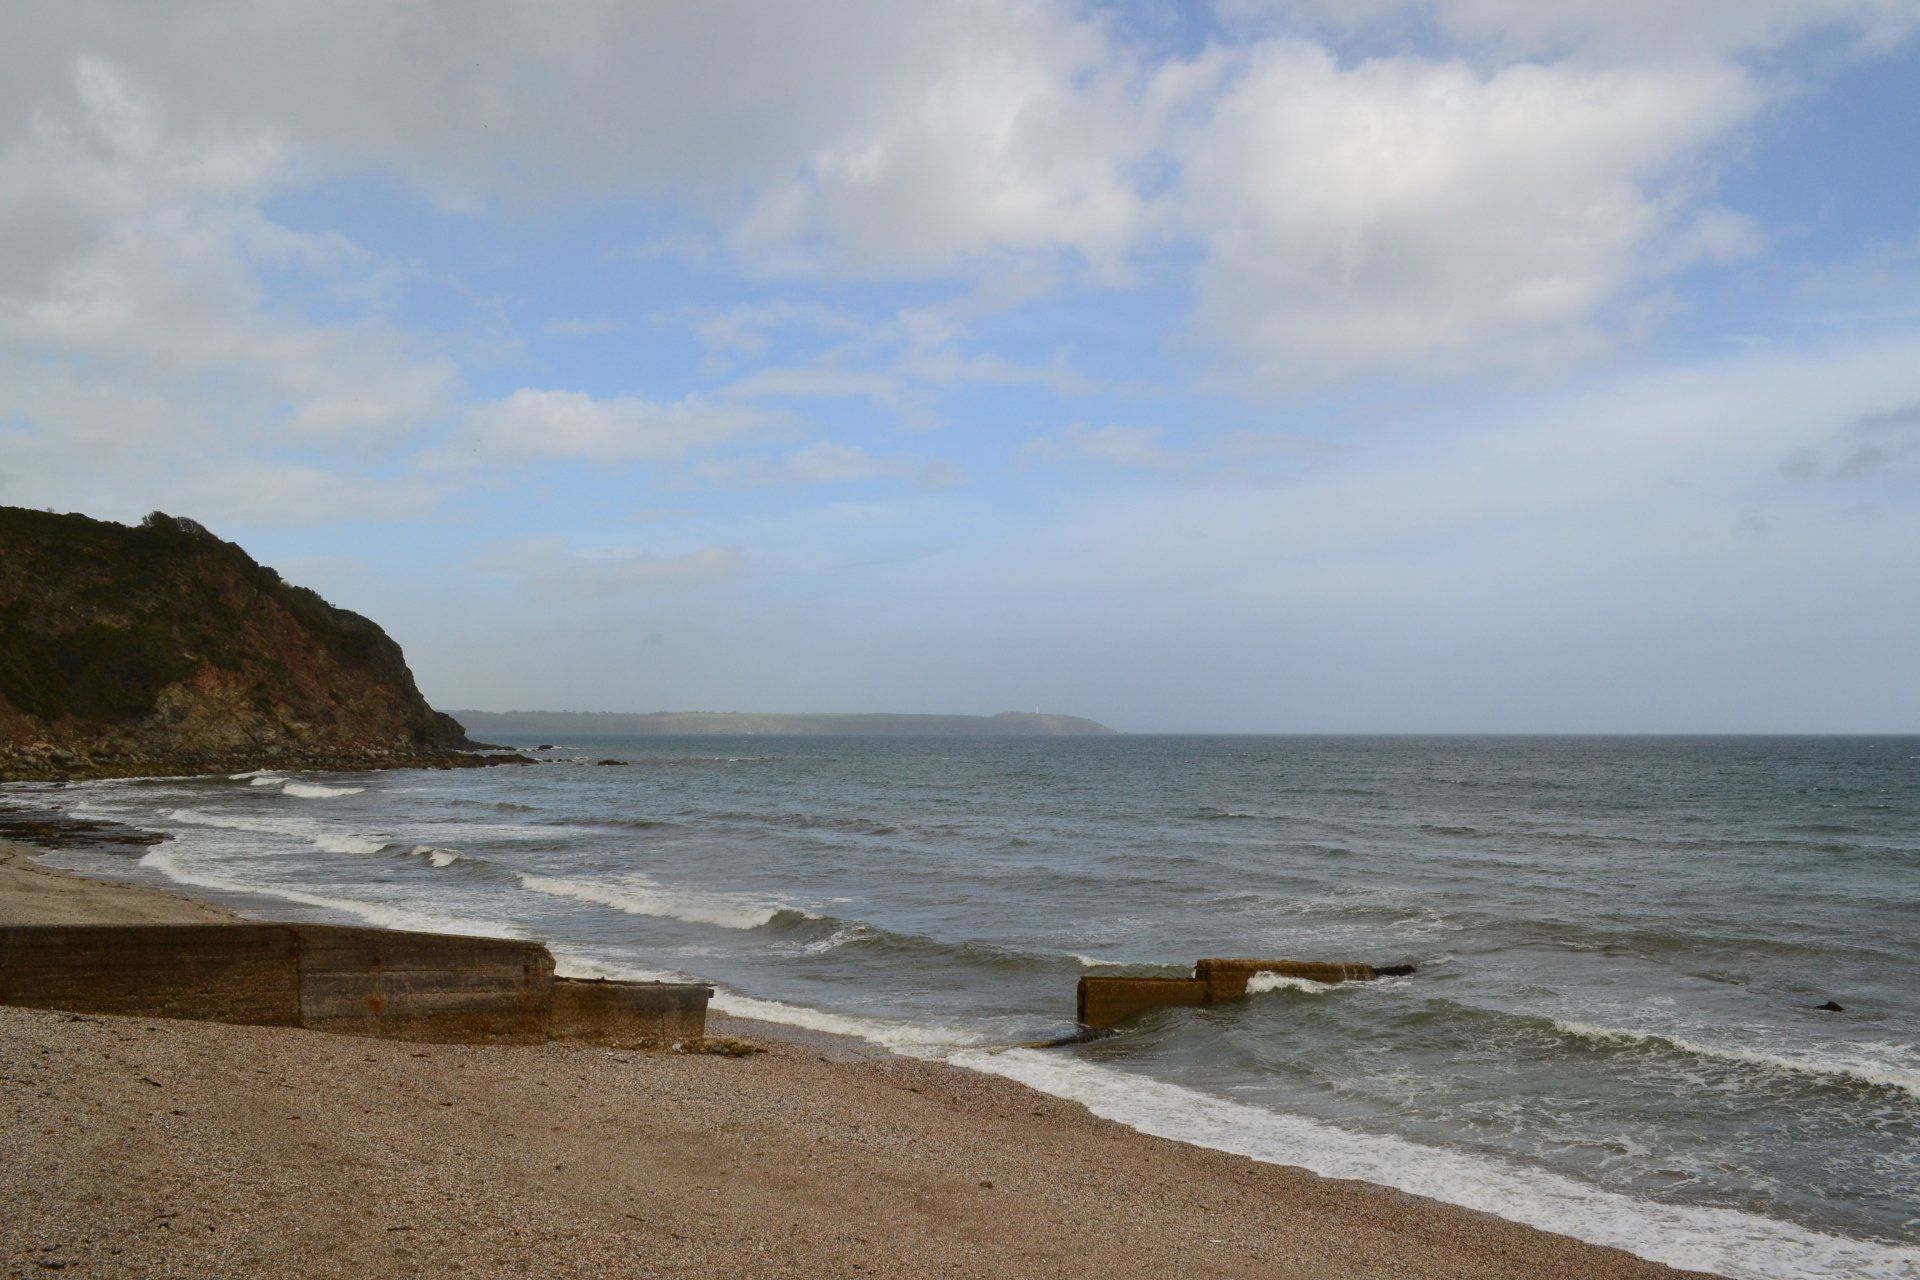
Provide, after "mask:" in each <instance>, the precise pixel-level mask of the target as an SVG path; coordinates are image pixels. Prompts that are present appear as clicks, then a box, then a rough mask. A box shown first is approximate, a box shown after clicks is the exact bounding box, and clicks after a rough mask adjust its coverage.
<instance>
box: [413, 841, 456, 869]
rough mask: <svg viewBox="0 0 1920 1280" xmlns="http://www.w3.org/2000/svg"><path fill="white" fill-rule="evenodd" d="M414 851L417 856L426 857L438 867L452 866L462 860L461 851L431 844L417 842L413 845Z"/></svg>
mask: <svg viewBox="0 0 1920 1280" xmlns="http://www.w3.org/2000/svg"><path fill="white" fill-rule="evenodd" d="M413 852H414V855H415V856H416V857H421V858H425V859H426V860H427V861H428V862H431V863H432V864H433V865H434V866H436V867H450V866H452V865H453V864H454V863H456V862H458V861H460V851H459V850H457V849H436V848H435V847H434V846H432V845H430V844H417V845H415V846H413Z"/></svg>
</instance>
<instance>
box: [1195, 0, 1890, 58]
mask: <svg viewBox="0 0 1920 1280" xmlns="http://www.w3.org/2000/svg"><path fill="white" fill-rule="evenodd" d="M1226 8H1227V9H1228V10H1229V11H1231V12H1234V13H1237V14H1239V15H1241V16H1250V15H1258V14H1263V13H1265V14H1274V13H1278V14H1286V15H1292V16H1296V17H1307V18H1311V19H1314V20H1317V21H1320V22H1324V23H1326V24H1328V25H1330V26H1334V27H1338V28H1345V29H1353V28H1358V27H1365V26H1379V25H1382V24H1386V23H1398V22H1403V21H1405V20H1406V19H1408V18H1410V17H1416V16H1422V15H1424V16H1429V17H1431V18H1432V20H1433V21H1434V23H1435V24H1436V25H1437V26H1438V27H1439V28H1440V30H1441V31H1443V32H1444V33H1446V34H1447V35H1448V36H1450V37H1451V38H1452V39H1454V40H1455V41H1457V42H1461V43H1465V44H1470V45H1475V46H1479V47H1482V48H1486V49H1490V50H1492V51H1495V52H1497V53H1499V54H1501V55H1503V56H1506V57H1525V56H1534V55H1540V54H1562V53H1575V54H1585V55H1589V56H1602V57H1610V58H1617V59H1632V58H1644V57H1647V56H1653V57H1656V58H1673V57H1676V56H1679V57H1702V56H1708V57H1720V56H1727V55H1734V54H1742V53H1746V52H1749V51H1753V50H1759V49H1767V48H1772V47H1775V46H1778V45H1782V44H1785V43H1787V42H1788V41H1791V40H1793V39H1795V38H1797V37H1800V36H1802V35H1805V34H1807V33H1809V32H1815V31H1822V30H1839V31H1841V32H1843V33H1845V34H1847V35H1849V36H1851V37H1852V38H1853V39H1855V40H1857V41H1859V42H1860V43H1862V44H1863V45H1866V46H1868V47H1881V48H1884V47H1886V46H1888V45H1890V44H1892V43H1893V42H1896V41H1898V40H1900V39H1901V38H1903V37H1904V36H1906V35H1908V34H1909V33H1911V32H1912V31H1913V30H1914V29H1915V28H1916V27H1920V11H1916V9H1915V7H1914V6H1913V5H1912V4H1911V3H1909V2H1908V0H1689V2H1688V3H1685V4H1674V3H1672V2H1671V0H1228V4H1227V5H1226Z"/></svg>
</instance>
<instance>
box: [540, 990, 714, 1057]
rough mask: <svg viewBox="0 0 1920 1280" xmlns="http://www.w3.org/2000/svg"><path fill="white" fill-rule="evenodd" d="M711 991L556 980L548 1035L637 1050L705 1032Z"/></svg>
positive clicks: (689, 1037)
mask: <svg viewBox="0 0 1920 1280" xmlns="http://www.w3.org/2000/svg"><path fill="white" fill-rule="evenodd" d="M712 995H713V989H712V988H711V987H706V986H702V985H700V984H698V983H691V982H608V981H607V980H606V979H604V978H556V979H554V982H553V1016H552V1018H551V1020H550V1021H549V1022H548V1027H547V1030H548V1034H549V1035H550V1036H551V1037H552V1038H553V1039H555V1040H560V1041H568V1042H573V1043H579V1044H601V1045H607V1046H609V1047H611V1048H616V1049H640V1048H647V1047H649V1046H656V1045H664V1044H672V1043H673V1042H675V1041H680V1040H698V1039H700V1038H702V1037H703V1036H705V1035H706V1034H707V1000H708V998H709V997H711V996H712Z"/></svg>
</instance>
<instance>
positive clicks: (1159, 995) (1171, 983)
mask: <svg viewBox="0 0 1920 1280" xmlns="http://www.w3.org/2000/svg"><path fill="white" fill-rule="evenodd" d="M1245 990H1246V987H1245V984H1242V986H1241V993H1242V994H1244V993H1245ZM1214 999H1215V997H1214V995H1213V992H1212V989H1211V988H1210V987H1209V986H1208V985H1207V984H1206V983H1205V982H1202V981H1200V980H1199V979H1198V978H1082V979H1080V989H1079V992H1078V997H1077V999H1076V1001H1075V1004H1076V1012H1077V1016H1078V1018H1079V1020H1080V1022H1081V1023H1082V1025H1085V1026H1089V1027H1111V1026H1114V1025H1116V1024H1117V1023H1121V1022H1124V1021H1126V1020H1127V1019H1128V1018H1131V1017H1134V1016H1136V1015H1138V1014H1141V1013H1145V1012H1146V1011H1147V1010H1149V1009H1163V1008H1166V1007H1167V1006H1169V1005H1195V1004H1211V1003H1212V1002H1213V1000H1214Z"/></svg>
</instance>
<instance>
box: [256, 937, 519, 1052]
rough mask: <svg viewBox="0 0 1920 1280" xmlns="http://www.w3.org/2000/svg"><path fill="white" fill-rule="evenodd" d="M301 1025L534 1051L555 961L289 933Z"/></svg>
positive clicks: (501, 950) (512, 947) (498, 945)
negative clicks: (294, 956) (511, 1045)
mask: <svg viewBox="0 0 1920 1280" xmlns="http://www.w3.org/2000/svg"><path fill="white" fill-rule="evenodd" d="M289 928H291V929H292V930H293V932H294V934H295V936H296V937H297V939H298V943H299V945H298V949H297V950H298V955H299V967H300V973H299V979H300V1023H301V1025H302V1026H306V1027H312V1028H315V1029H316V1030H321V1031H341V1032H346V1033H348V1034H352V1035H371V1036H382V1037H385V1038H387V1039H392V1040H424V1041H445V1042H450V1043H458V1044H483V1043H488V1042H499V1043H516V1044H537V1043H539V1042H540V1041H543V1040H545V1039H546V1038H547V1019H548V1014H549V1010H550V1008H551V1005H552V998H553V955H552V953H550V952H549V951H548V950H547V949H546V948H545V947H543V946H541V945H540V944H539V943H537V942H523V941H518V940H514V939H506V938H473V937H466V936H464V935H460V934H445V933H402V932H398V931H395V930H391V929H357V928H347V927H338V926H328V925H291V926H289Z"/></svg>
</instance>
